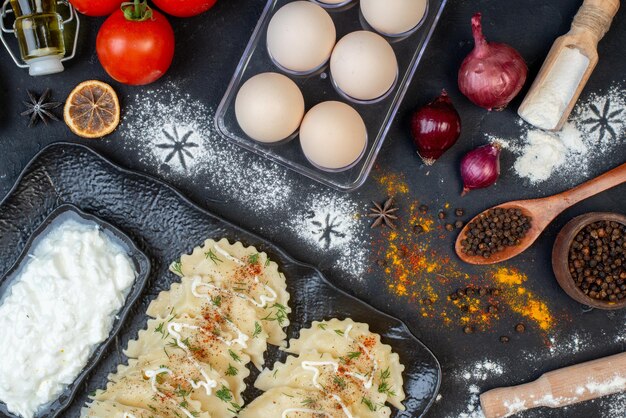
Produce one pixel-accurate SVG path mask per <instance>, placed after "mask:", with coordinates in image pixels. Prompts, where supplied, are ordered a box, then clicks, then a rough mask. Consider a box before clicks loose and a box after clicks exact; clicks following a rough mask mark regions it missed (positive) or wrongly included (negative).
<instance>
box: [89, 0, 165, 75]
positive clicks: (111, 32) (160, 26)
mask: <svg viewBox="0 0 626 418" xmlns="http://www.w3.org/2000/svg"><path fill="white" fill-rule="evenodd" d="M144 6H145V3H144ZM128 7H134V6H128ZM148 10H149V9H148ZM96 52H97V53H98V58H99V59H100V63H101V64H102V66H103V67H104V69H105V70H106V72H107V73H108V74H109V75H110V76H111V77H113V78H114V79H115V80H116V81H119V82H120V83H124V84H131V85H144V84H150V83H152V82H154V81H156V80H158V79H159V78H161V77H162V76H163V75H164V74H165V72H166V71H167V70H168V68H169V67H170V65H171V64H172V59H173V58H174V30H173V29H172V26H171V25H170V23H169V22H168V21H167V18H166V17H165V16H163V15H162V14H161V13H159V12H157V11H156V10H152V17H151V18H147V19H146V20H129V19H128V18H127V17H126V16H125V15H124V12H123V11H122V10H118V11H117V12H115V13H113V14H112V15H111V16H110V17H109V18H108V19H107V20H106V21H105V22H104V24H103V25H102V27H101V28H100V31H99V32H98V38H97V39H96Z"/></svg>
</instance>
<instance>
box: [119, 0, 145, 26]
mask: <svg viewBox="0 0 626 418" xmlns="http://www.w3.org/2000/svg"><path fill="white" fill-rule="evenodd" d="M121 9H122V12H124V17H125V18H126V20H129V21H131V22H145V21H146V20H150V19H152V9H151V8H150V6H148V1H147V0H134V1H132V2H125V3H122V5H121Z"/></svg>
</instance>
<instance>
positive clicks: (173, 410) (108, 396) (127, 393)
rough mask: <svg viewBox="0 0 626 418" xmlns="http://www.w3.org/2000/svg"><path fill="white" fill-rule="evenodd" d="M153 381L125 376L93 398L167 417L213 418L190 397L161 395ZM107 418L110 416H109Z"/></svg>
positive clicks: (108, 385) (101, 401)
mask: <svg viewBox="0 0 626 418" xmlns="http://www.w3.org/2000/svg"><path fill="white" fill-rule="evenodd" d="M157 371H158V370H157ZM158 376H159V375H158V374H156V376H153V377H154V378H155V379H156V378H157V377H158ZM152 383H153V379H152V378H148V379H145V378H140V379H134V378H124V379H122V380H120V381H119V382H115V383H111V382H109V383H108V384H107V388H106V390H104V391H103V390H99V391H97V392H96V395H95V396H94V397H93V398H94V400H95V401H98V405H101V404H102V403H109V404H111V403H117V404H121V405H124V406H128V407H132V408H139V409H148V410H150V411H153V412H155V413H157V414H159V415H161V416H163V417H167V418H170V417H171V418H174V417H176V418H180V417H181V416H187V417H189V416H194V417H196V416H197V417H199V418H211V415H210V414H209V413H208V412H203V411H202V410H201V405H200V403H199V402H198V401H195V400H193V399H188V398H185V399H183V398H182V397H178V396H175V395H172V396H170V397H168V396H160V395H159V394H158V393H156V391H155V389H154V388H153V386H152ZM155 384H156V383H155ZM181 404H182V405H181ZM185 411H186V412H185ZM83 412H85V411H83ZM88 414H89V412H87V415H83V416H90V415H88ZM103 418H104V417H103ZM106 418H109V417H108V416H107V417H106Z"/></svg>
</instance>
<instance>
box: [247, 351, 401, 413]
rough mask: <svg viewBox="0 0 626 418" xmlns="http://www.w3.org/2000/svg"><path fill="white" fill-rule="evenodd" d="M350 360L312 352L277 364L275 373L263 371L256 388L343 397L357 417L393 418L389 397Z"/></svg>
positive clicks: (370, 377) (273, 371)
mask: <svg viewBox="0 0 626 418" xmlns="http://www.w3.org/2000/svg"><path fill="white" fill-rule="evenodd" d="M354 356H355V354H353V355H352V357H354ZM346 360H348V361H346ZM346 360H344V359H337V358H335V357H333V356H331V355H330V354H328V353H325V354H320V353H319V352H317V351H309V352H307V353H303V354H301V355H300V356H298V357H293V356H289V357H288V358H287V360H286V362H285V363H279V362H276V363H275V364H274V367H273V369H272V370H270V369H265V370H263V372H262V373H261V374H260V375H259V377H258V378H257V380H256V382H255V383H254V386H255V387H256V388H258V389H260V390H263V391H268V390H270V389H272V388H280V387H284V386H289V387H292V388H299V389H305V390H312V391H315V390H320V391H325V392H327V393H332V394H335V395H337V396H339V397H340V398H341V400H342V402H343V404H344V405H346V406H347V407H349V408H350V410H352V411H354V413H355V414H356V415H355V416H358V417H363V418H370V417H371V418H377V417H388V416H390V415H391V410H390V409H389V408H388V407H386V406H384V405H385V401H386V399H387V395H386V394H385V393H380V392H379V391H378V389H377V387H375V386H374V385H373V384H372V382H373V379H372V376H371V375H365V374H361V372H360V371H359V369H358V368H356V367H355V365H356V364H355V363H354V362H353V361H352V360H351V359H346ZM368 405H375V406H376V408H372V409H375V411H372V409H370V408H369V407H368Z"/></svg>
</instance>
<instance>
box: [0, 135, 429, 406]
mask: <svg viewBox="0 0 626 418" xmlns="http://www.w3.org/2000/svg"><path fill="white" fill-rule="evenodd" d="M63 203H71V204H74V205H76V206H77V207H80V208H81V209H82V210H84V211H85V212H87V213H90V214H94V215H97V216H98V217H99V218H101V219H103V220H105V221H107V222H110V223H111V224H113V225H116V226H117V227H119V228H120V229H121V230H123V231H124V232H125V233H126V234H127V235H129V236H130V237H131V239H132V240H133V241H134V242H135V243H137V244H138V246H139V247H140V249H141V250H142V251H143V252H145V253H146V254H147V255H148V256H149V258H150V261H151V265H152V274H151V275H150V279H149V282H148V286H147V288H146V290H145V291H144V294H143V296H142V297H141V299H140V301H139V302H138V303H136V304H135V305H134V306H133V308H132V310H131V313H130V314H129V316H128V317H127V320H126V322H125V323H124V325H123V326H122V330H121V332H120V333H119V334H118V336H117V337H116V339H115V343H114V344H111V345H110V346H109V347H108V348H107V350H106V352H105V353H104V354H103V356H102V357H101V359H100V361H99V362H98V364H96V365H95V367H94V368H93V369H92V370H91V372H90V373H89V374H88V376H87V377H86V378H85V380H84V382H83V384H82V388H81V390H79V391H78V393H77V395H76V397H75V399H74V401H73V402H72V403H71V404H70V406H69V407H68V409H67V410H66V411H65V413H64V414H63V416H67V417H78V416H79V415H80V409H81V407H82V406H83V405H84V404H85V402H86V401H87V400H88V394H89V393H90V392H92V391H94V390H95V389H98V388H103V387H104V386H105V384H106V377H107V375H108V374H109V373H110V372H112V371H114V370H115V367H116V365H117V364H119V363H123V362H125V361H126V359H125V358H124V356H123V354H122V349H123V348H124V347H126V345H127V343H128V340H129V339H132V338H135V337H136V336H137V332H138V331H139V330H140V329H142V328H143V327H144V326H145V324H146V321H147V316H146V314H145V311H146V308H147V306H148V304H149V303H150V301H152V300H153V299H154V298H155V297H156V296H157V295H158V294H159V292H161V291H162V290H167V289H169V287H170V285H171V284H172V282H174V281H176V277H175V276H174V275H173V274H171V273H170V272H168V265H169V263H170V262H171V261H173V260H176V259H178V257H180V255H181V254H182V253H187V252H190V251H191V250H192V249H193V248H194V247H195V246H196V245H199V244H201V243H202V242H203V241H204V240H205V239H206V238H209V237H210V238H216V239H219V238H222V237H225V238H228V239H229V240H230V241H231V242H232V241H241V242H242V243H243V244H244V245H254V246H255V247H257V248H258V249H259V251H265V252H267V253H268V254H269V256H270V257H271V259H272V260H275V261H276V262H277V263H278V265H279V266H280V269H281V270H282V271H283V272H284V273H285V275H286V277H287V285H288V290H289V292H290V293H291V300H290V306H291V308H292V309H293V312H292V313H291V315H290V320H291V325H290V327H289V329H288V331H287V334H288V336H289V337H290V338H291V337H295V336H297V335H298V332H299V330H300V329H301V328H302V327H306V326H308V325H310V323H311V322H312V321H314V320H322V319H328V318H331V317H338V318H345V317H351V318H353V319H354V320H355V321H362V322H367V323H369V324H370V329H371V330H372V331H374V332H377V333H379V334H381V336H382V339H383V341H384V342H385V343H386V344H390V345H391V346H392V347H393V349H394V351H396V352H397V353H398V354H399V355H400V358H401V360H402V363H403V364H404V365H405V366H406V371H405V374H404V378H405V386H404V389H405V391H406V393H407V399H406V402H405V405H406V407H407V410H406V411H405V412H399V411H396V412H394V417H396V418H400V417H402V418H409V417H420V416H423V415H424V414H425V413H426V411H427V410H428V408H429V407H430V406H431V404H432V403H433V401H434V398H435V396H436V395H437V392H438V390H439V385H440V382H441V369H440V366H439V363H438V361H437V359H436V358H435V357H434V355H433V354H432V353H431V352H430V350H428V348H426V347H425V346H424V345H423V344H422V343H421V342H420V341H419V340H418V339H417V338H415V337H414V336H413V334H411V332H410V331H409V329H408V328H407V327H406V325H405V324H404V323H403V322H401V321H400V320H398V319H395V318H392V317H390V316H388V315H386V314H384V313H382V312H380V311H378V310H376V309H374V308H372V307H371V306H369V305H367V304H365V303H363V302H361V301H359V300H358V299H355V298H354V297H352V296H350V295H348V294H346V293H345V292H343V291H341V290H340V289H338V288H336V287H335V286H333V285H332V284H331V283H329V282H328V281H327V280H326V279H325V278H324V276H323V275H322V274H321V273H320V272H319V271H318V270H317V269H315V268H313V267H311V266H308V265H305V264H302V263H299V262H297V261H295V260H294V259H293V258H291V257H290V256H289V255H287V254H286V253H285V252H284V251H283V250H281V249H280V248H278V247H276V246H274V245H272V244H271V243H269V242H267V241H265V240H264V239H262V238H261V237H259V236H256V235H254V234H251V233H249V232H246V231H244V230H242V229H240V228H238V227H237V226H235V225H233V224H231V223H228V222H226V221H224V220H222V219H220V218H219V217H217V216H215V215H213V214H211V213H209V212H207V211H205V210H203V209H201V208H199V207H198V206H196V205H195V204H193V203H192V202H190V201H189V200H188V199H187V198H185V197H184V196H182V195H181V194H180V193H178V192H177V191H175V190H174V189H173V188H171V187H170V186H168V185H166V184H165V183H163V182H161V181H159V180H156V179H154V178H152V177H149V176H146V175H143V174H139V173H135V172H132V171H128V170H125V169H122V168H120V167H118V166H116V165H114V164H112V163H111V162H109V161H107V160H106V159H104V158H103V157H101V156H99V155H98V154H96V153H95V152H94V151H91V150H90V149H89V148H87V147H84V146H81V145H73V144H64V143H58V144H53V145H51V146H49V147H47V148H45V149H44V150H42V151H41V152H40V153H39V154H38V155H37V156H36V157H35V158H34V159H33V161H31V163H30V164H29V165H28V166H27V168H26V169H25V171H24V172H23V173H22V175H21V176H20V179H19V180H18V182H17V184H16V185H15V187H14V188H13V189H12V190H11V192H9V194H8V196H7V197H6V199H5V200H4V201H3V202H2V203H1V204H0V274H2V273H3V272H5V271H7V270H8V269H9V268H10V266H11V264H12V262H13V260H15V259H16V258H17V257H18V255H19V253H20V251H21V250H22V249H23V248H24V247H25V245H26V243H27V240H28V237H29V236H30V234H31V233H32V232H33V231H34V230H35V228H36V227H37V225H39V224H40V223H41V222H42V221H43V219H45V217H46V216H47V215H48V214H50V213H51V212H52V211H54V210H55V208H56V207H58V206H59V205H61V204H63ZM283 356H284V353H281V352H279V350H275V349H274V350H270V352H269V353H268V354H267V357H266V364H273V362H274V361H276V360H279V359H282V358H283ZM253 375H254V373H253ZM252 379H253V377H252ZM252 382H253V380H250V383H252ZM256 395H258V392H257V391H256V390H255V389H254V388H253V387H252V384H249V389H248V391H247V392H246V393H245V394H244V398H245V399H246V401H247V402H249V401H250V400H251V399H253V398H254V396H256Z"/></svg>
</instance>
